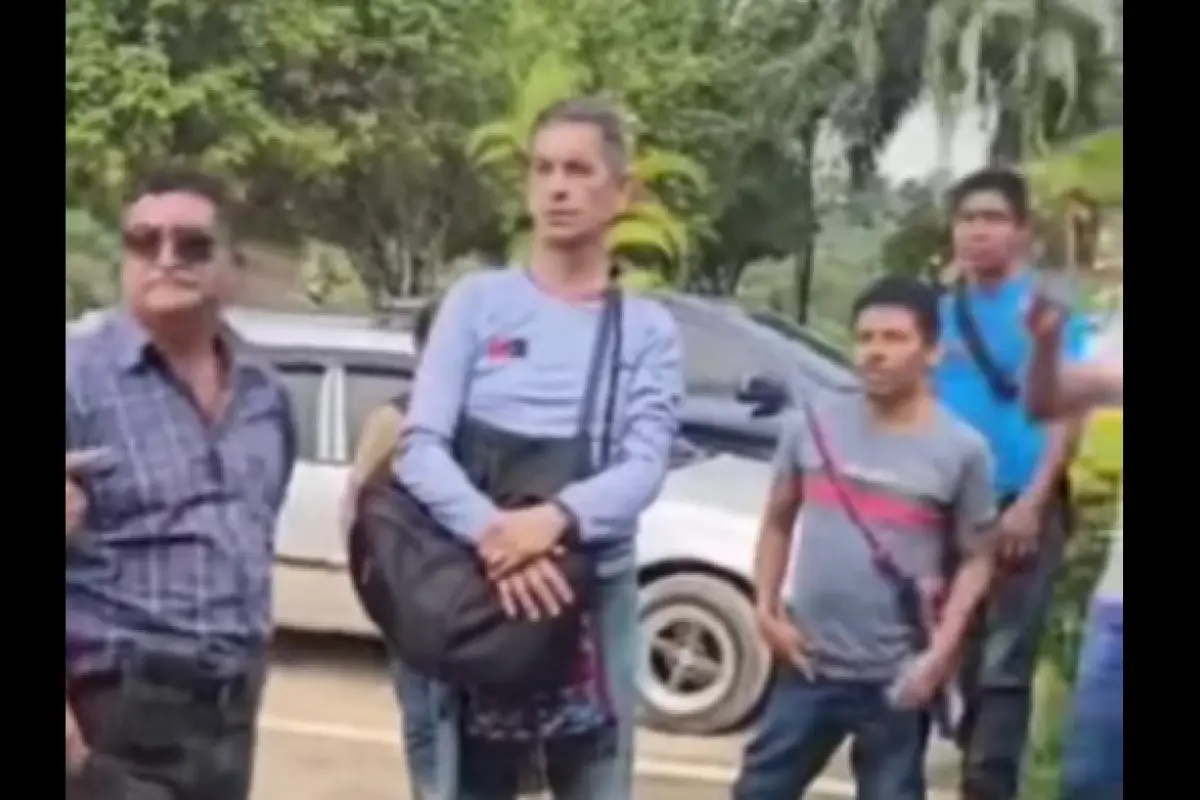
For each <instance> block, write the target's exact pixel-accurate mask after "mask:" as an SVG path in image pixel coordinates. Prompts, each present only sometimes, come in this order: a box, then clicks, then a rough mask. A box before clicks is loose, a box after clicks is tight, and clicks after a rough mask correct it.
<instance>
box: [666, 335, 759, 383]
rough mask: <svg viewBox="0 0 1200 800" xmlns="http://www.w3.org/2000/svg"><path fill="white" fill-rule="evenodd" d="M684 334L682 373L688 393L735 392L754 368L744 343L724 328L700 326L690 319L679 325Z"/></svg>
mask: <svg viewBox="0 0 1200 800" xmlns="http://www.w3.org/2000/svg"><path fill="white" fill-rule="evenodd" d="M679 331H680V334H681V335H682V336H683V359H684V360H683V372H684V381H685V383H686V386H687V392H688V393H689V394H721V395H734V394H736V393H737V391H738V389H739V388H740V386H741V383H742V380H743V379H744V378H745V377H746V375H747V374H748V373H750V372H751V371H753V362H752V361H750V360H748V359H747V353H746V348H745V343H744V342H742V341H740V340H739V339H738V338H737V337H735V336H730V335H729V332H728V331H727V330H723V329H713V328H703V327H700V326H699V325H695V324H693V323H690V322H685V323H683V324H681V325H680V326H679Z"/></svg>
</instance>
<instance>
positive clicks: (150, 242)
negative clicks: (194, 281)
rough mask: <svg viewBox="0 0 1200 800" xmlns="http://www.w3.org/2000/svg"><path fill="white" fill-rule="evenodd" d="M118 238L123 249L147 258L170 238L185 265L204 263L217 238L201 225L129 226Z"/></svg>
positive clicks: (155, 254) (154, 255)
mask: <svg viewBox="0 0 1200 800" xmlns="http://www.w3.org/2000/svg"><path fill="white" fill-rule="evenodd" d="M122 240H123V242H124V245H125V250H126V251H127V252H129V253H131V254H133V255H135V256H137V257H138V258H142V259H145V260H147V261H153V260H157V259H158V258H159V256H160V255H162V252H163V248H164V247H165V246H166V245H167V243H168V242H170V245H171V252H172V253H173V254H174V256H175V258H176V259H177V260H178V261H179V262H180V263H181V264H182V265H184V266H187V267H198V266H203V265H204V264H207V263H208V262H210V261H212V259H213V254H214V253H215V252H216V249H217V238H216V237H215V236H214V235H213V233H212V231H209V230H206V229H204V228H192V227H179V228H152V227H138V228H129V229H128V230H126V231H124V232H123V233H122Z"/></svg>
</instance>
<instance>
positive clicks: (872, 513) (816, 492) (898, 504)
mask: <svg viewBox="0 0 1200 800" xmlns="http://www.w3.org/2000/svg"><path fill="white" fill-rule="evenodd" d="M800 480H801V488H802V490H803V492H802V494H803V497H804V502H806V503H819V504H821V505H823V506H834V507H837V508H839V509H842V508H843V506H842V499H841V496H840V495H839V493H838V490H837V487H836V486H835V485H834V483H833V481H831V480H830V479H829V478H828V476H825V475H809V476H807V477H805V478H802V479H800ZM842 485H843V486H844V487H845V490H846V494H847V495H848V496H849V498H850V502H851V503H853V504H854V508H855V510H857V511H858V513H859V515H860V516H861V517H862V518H863V520H865V521H867V522H878V523H880V524H889V525H899V526H904V527H920V528H926V529H928V528H935V529H940V528H941V527H942V526H943V525H944V524H945V518H944V516H943V515H942V514H941V513H940V512H938V511H935V510H933V509H930V508H926V507H924V506H922V505H919V504H917V503H916V502H914V501H909V500H905V499H904V498H901V497H895V496H893V495H886V494H881V493H879V492H874V491H872V490H871V489H869V488H867V487H865V486H860V485H858V484H855V483H851V482H849V481H845V480H843V481H842ZM843 510H844V509H843Z"/></svg>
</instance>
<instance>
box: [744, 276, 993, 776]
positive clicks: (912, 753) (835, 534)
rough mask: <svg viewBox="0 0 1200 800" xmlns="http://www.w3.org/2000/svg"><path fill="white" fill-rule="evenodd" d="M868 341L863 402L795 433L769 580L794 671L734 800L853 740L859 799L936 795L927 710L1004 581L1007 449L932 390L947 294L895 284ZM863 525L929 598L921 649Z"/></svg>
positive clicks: (774, 507) (790, 435)
mask: <svg viewBox="0 0 1200 800" xmlns="http://www.w3.org/2000/svg"><path fill="white" fill-rule="evenodd" d="M855 334H856V337H857V344H856V349H855V356H856V361H857V365H858V368H859V371H860V373H861V375H862V378H863V383H864V389H865V391H864V392H863V394H861V395H851V396H839V397H836V398H827V399H825V400H824V401H823V402H813V403H812V404H811V405H807V406H806V407H805V408H804V409H803V410H801V411H800V412H797V413H796V414H794V415H792V416H791V417H789V418H787V419H786V420H785V421H784V424H783V434H782V436H781V439H780V442H779V446H778V450H777V453H776V457H775V480H774V483H773V485H772V489H771V495H770V497H769V498H768V502H767V508H766V511H765V514H764V519H763V525H762V532H761V535H760V539H759V545H758V553H757V559H756V575H755V580H756V586H755V589H756V592H757V597H758V609H757V610H758V617H759V625H760V628H761V630H762V634H763V636H764V638H765V639H766V641H767V644H768V645H769V646H770V648H771V650H772V651H773V652H774V654H775V655H776V657H777V658H778V660H779V662H780V663H779V670H778V671H777V677H776V679H775V683H774V685H773V687H772V690H771V693H770V695H769V697H768V700H767V705H766V710H765V712H764V714H763V717H762V719H761V721H760V725H759V728H758V730H757V732H756V734H755V736H754V738H753V739H752V741H751V742H750V744H749V745H748V747H747V750H746V755H745V761H744V764H743V769H742V774H741V775H740V776H739V778H738V781H737V783H736V784H735V787H734V792H733V796H734V798H735V800H796V798H799V797H801V796H802V795H803V793H804V791H805V789H806V787H807V786H808V785H809V783H811V781H812V780H813V779H814V778H815V777H816V776H817V774H818V773H819V772H820V771H821V770H822V768H823V767H824V766H825V764H826V763H827V762H828V760H829V759H830V757H831V756H832V755H833V753H834V751H835V750H836V749H837V748H838V746H839V745H840V744H841V743H842V741H843V740H844V739H846V738H847V737H853V739H854V746H855V759H854V769H855V779H856V781H857V783H858V786H859V794H858V796H859V797H860V798H863V800H919V799H920V798H924V797H925V780H924V774H923V773H924V753H925V745H926V740H927V738H928V731H929V714H928V712H927V710H926V708H927V706H928V704H929V703H930V701H931V700H932V699H933V698H934V697H935V696H936V694H937V693H938V691H939V690H940V689H942V688H943V686H944V685H945V683H946V682H947V681H948V680H949V678H950V676H951V675H952V673H953V671H954V669H955V667H956V665H957V660H958V653H959V649H960V645H961V642H962V639H963V635H964V633H965V632H966V629H967V627H968V624H969V621H970V618H971V615H972V612H973V611H974V610H975V608H976V607H977V605H978V603H979V602H980V600H981V599H982V598H983V596H984V594H985V592H986V590H987V586H988V583H989V581H990V579H991V575H992V555H991V550H992V548H991V536H990V532H991V528H992V522H993V520H994V518H995V514H996V502H995V497H994V491H993V488H992V470H993V467H992V460H991V455H990V453H989V451H988V447H987V444H986V443H985V442H984V440H983V439H982V437H980V436H979V434H977V433H976V432H975V431H974V430H973V429H971V428H970V427H968V426H967V425H966V424H965V423H962V422H960V421H958V420H957V419H956V418H955V417H953V416H952V415H950V414H949V413H948V412H947V411H945V410H943V409H942V408H941V407H940V406H939V405H938V404H937V402H936V400H935V399H934V397H933V395H932V392H931V391H930V387H929V370H930V367H931V366H932V364H933V363H934V361H935V359H936V349H937V339H938V315H937V300H936V297H935V296H934V295H933V294H932V292H931V291H930V290H929V289H928V288H927V287H925V286H923V285H921V284H919V283H917V282H915V281H911V280H908V279H900V278H886V279H883V280H881V281H880V282H878V283H876V284H875V285H873V286H872V287H871V288H869V289H868V290H867V291H866V292H865V293H864V294H863V295H862V296H861V297H860V298H859V299H858V301H857V302H856V304H855ZM822 445H823V446H824V451H823V450H822ZM826 456H829V457H830V458H831V459H832V460H833V462H834V463H832V464H830V463H828V460H827V458H826ZM848 505H849V506H851V508H848V507H847V506H848ZM864 525H865V526H866V527H867V528H868V529H869V533H870V534H871V535H872V536H873V538H874V539H875V540H876V541H877V542H878V544H879V545H880V546H881V549H882V550H883V551H884V552H885V553H886V558H888V559H890V561H891V562H892V563H894V565H895V566H896V567H898V568H899V571H900V572H902V573H903V574H904V576H906V577H908V578H911V579H912V580H913V581H915V583H916V585H917V586H919V587H920V589H921V595H922V598H923V600H925V601H926V602H925V603H924V604H923V605H924V606H925V608H924V611H925V617H926V625H927V627H928V629H929V630H930V634H929V637H928V639H929V646H928V648H927V649H925V650H924V651H923V652H917V651H916V641H917V638H918V637H917V636H915V635H914V634H915V633H917V631H915V630H914V628H915V627H916V625H915V624H914V621H913V620H912V618H911V616H910V615H907V614H905V613H904V611H903V609H902V607H901V603H900V601H899V596H898V591H897V585H896V582H895V581H894V580H893V578H891V577H889V576H888V575H885V574H884V571H883V570H882V569H881V568H880V565H879V563H878V558H877V557H876V558H873V556H872V548H871V545H870V544H869V540H868V532H866V531H864V530H863V529H862V528H863V526H864ZM793 537H796V538H798V540H799V541H798V543H797V547H796V548H795V557H794V559H792V560H793V561H794V566H793V567H792V569H791V574H785V573H787V572H788V568H787V564H788V561H789V559H788V554H789V552H791V550H792V547H791V542H792V538H793ZM785 582H786V583H787V584H789V589H790V591H786V592H783V593H782V594H783V596H785V597H787V598H789V599H788V600H787V601H786V603H782V602H780V600H779V598H780V596H781V589H783V588H784V585H785Z"/></svg>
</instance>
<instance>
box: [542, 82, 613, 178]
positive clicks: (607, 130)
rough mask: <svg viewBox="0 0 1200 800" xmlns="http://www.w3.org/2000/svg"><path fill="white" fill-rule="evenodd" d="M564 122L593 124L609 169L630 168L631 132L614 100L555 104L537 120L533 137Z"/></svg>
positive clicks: (598, 99) (581, 98)
mask: <svg viewBox="0 0 1200 800" xmlns="http://www.w3.org/2000/svg"><path fill="white" fill-rule="evenodd" d="M564 122H565V123H574V124H577V125H591V126H592V127H593V128H595V129H596V130H597V131H598V132H599V133H600V139H601V141H602V142H603V144H604V159H605V161H606V162H607V163H608V166H609V168H611V169H612V170H613V172H615V173H617V174H621V175H623V174H625V173H626V172H627V171H628V170H629V132H628V130H627V128H626V125H625V118H624V117H623V116H622V115H621V112H620V111H619V110H618V109H617V107H616V106H614V105H613V104H612V103H610V102H608V101H607V100H604V99H603V98H600V97H576V98H572V99H570V100H560V101H559V102H557V103H552V104H550V105H549V106H546V108H544V109H542V111H541V113H540V114H538V115H537V118H536V119H534V121H533V128H532V129H531V131H530V140H531V141H532V140H533V139H534V138H535V137H536V136H537V135H538V134H539V133H541V132H542V130H544V129H545V128H547V127H549V126H551V125H556V124H559V123H564Z"/></svg>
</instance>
